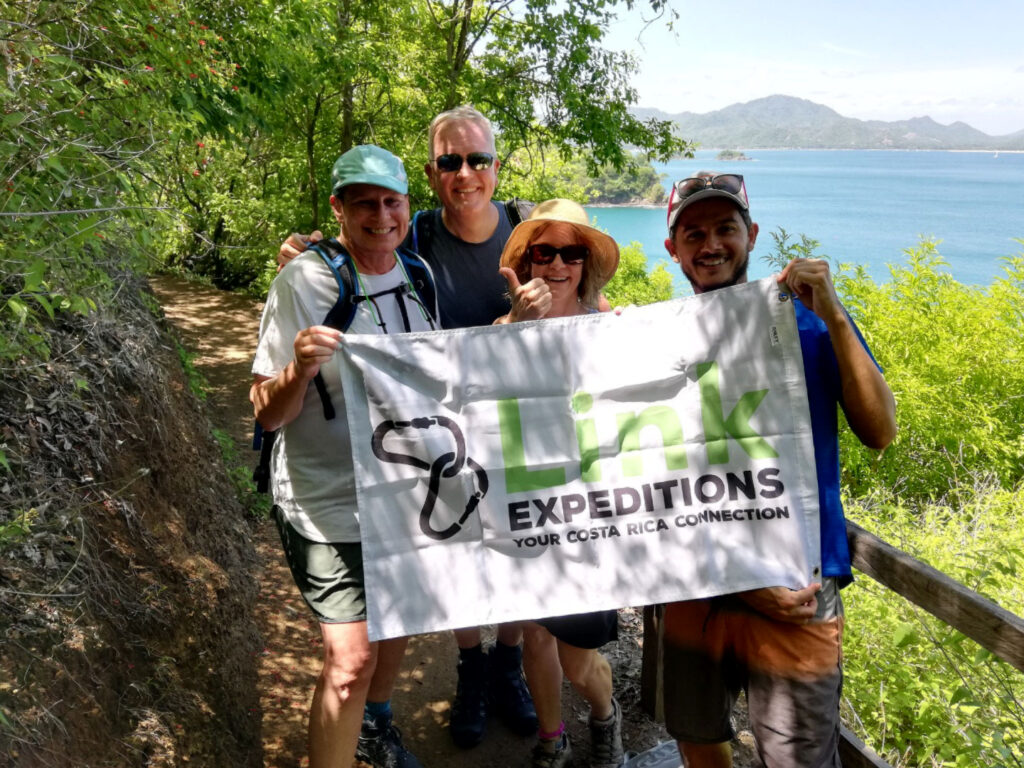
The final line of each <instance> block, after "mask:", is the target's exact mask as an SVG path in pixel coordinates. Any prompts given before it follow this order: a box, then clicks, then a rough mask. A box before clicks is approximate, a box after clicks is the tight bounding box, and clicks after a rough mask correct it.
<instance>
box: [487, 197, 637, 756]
mask: <svg viewBox="0 0 1024 768" xmlns="http://www.w3.org/2000/svg"><path fill="white" fill-rule="evenodd" d="M618 264H619V247H618V246H617V245H616V244H615V241H614V240H613V239H612V238H611V237H609V236H608V235H606V234H605V233H604V232H601V231H600V230H598V229H595V228H594V227H592V226H591V225H590V222H589V221H588V220H587V214H586V211H584V210H583V208H582V206H580V205H579V204H577V203H574V202H573V201H571V200H561V199H556V200H547V201H546V202H543V203H540V204H539V205H538V206H537V207H535V208H534V209H533V211H532V213H531V214H530V216H529V218H527V219H526V221H524V222H522V223H521V224H519V225H518V226H517V227H516V228H515V229H514V230H513V231H512V236H511V237H510V238H509V240H508V242H507V243H506V244H505V250H504V251H503V252H502V254H501V270H500V271H501V274H502V275H504V276H505V279H506V280H507V281H508V286H509V294H510V296H511V299H512V309H511V311H510V312H509V313H508V314H507V315H503V316H502V317H500V318H498V319H497V320H495V323H512V322H517V321H520V320H537V319H540V318H546V317H569V316H572V315H583V314H589V313H593V312H598V311H600V306H601V303H602V298H603V297H602V296H601V288H602V287H603V286H604V285H605V283H607V282H608V280H609V279H610V278H611V277H612V275H614V274H615V269H616V267H617V266H618ZM605 305H606V302H605ZM617 636H618V613H617V612H616V611H597V612H595V613H583V614H577V615H573V616H559V617H553V618H547V619H538V620H537V621H532V622H527V624H526V625H525V627H524V642H523V670H524V672H525V673H526V683H527V685H528V686H529V688H530V693H531V694H532V696H533V703H534V705H535V706H536V708H537V720H538V724H539V733H538V737H539V739H538V744H537V746H536V747H534V750H533V761H532V762H533V768H562V766H566V765H568V764H569V763H570V761H571V760H572V747H571V745H570V744H569V739H568V736H567V735H566V733H565V723H564V721H563V720H562V702H561V698H562V675H563V673H564V674H565V676H566V677H568V678H569V682H571V683H572V685H573V687H575V688H576V690H577V691H579V693H580V695H582V696H583V698H585V699H586V700H587V702H588V703H589V704H590V739H591V747H590V766H591V768H616V767H617V766H619V765H621V763H622V759H623V752H622V709H621V708H620V707H619V703H618V702H617V701H616V700H615V698H614V697H613V696H612V671H611V666H610V665H609V664H608V660H607V659H605V658H604V656H602V655H601V654H600V653H598V651H597V649H598V648H600V647H601V646H602V645H604V644H605V643H608V642H610V641H612V640H615V639H616V637H617Z"/></svg>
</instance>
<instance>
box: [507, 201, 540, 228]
mask: <svg viewBox="0 0 1024 768" xmlns="http://www.w3.org/2000/svg"><path fill="white" fill-rule="evenodd" d="M504 205H505V215H506V216H508V220H509V221H510V222H511V223H512V226H513V227H515V226H516V225H517V224H520V223H522V222H523V221H525V220H526V218H527V217H528V216H529V215H530V211H532V210H533V206H534V204H533V203H531V202H530V201H529V200H523V199H522V198H521V197H513V198H511V199H510V200H506V201H505V203H504Z"/></svg>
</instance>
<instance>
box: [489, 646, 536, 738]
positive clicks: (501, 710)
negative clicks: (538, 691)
mask: <svg viewBox="0 0 1024 768" xmlns="http://www.w3.org/2000/svg"><path fill="white" fill-rule="evenodd" d="M490 666H491V675H490V677H491V680H490V689H491V691H490V693H491V695H490V702H491V707H492V708H493V711H494V712H496V713H497V714H498V716H499V717H500V718H501V720H502V722H503V723H505V725H506V726H507V727H508V728H509V730H511V731H513V732H514V733H516V734H518V735H519V736H533V735H534V734H535V733H537V710H536V709H534V708H533V699H532V698H531V697H530V691H529V690H528V689H527V687H526V680H524V679H523V650H522V648H520V647H519V646H518V645H511V646H510V645H504V644H497V643H496V644H495V646H494V647H493V648H492V649H491V652H490Z"/></svg>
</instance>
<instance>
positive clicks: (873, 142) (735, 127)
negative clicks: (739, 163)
mask: <svg viewBox="0 0 1024 768" xmlns="http://www.w3.org/2000/svg"><path fill="white" fill-rule="evenodd" d="M633 112H634V114H636V115H637V117H640V118H649V117H655V118H658V119H659V120H672V121H674V122H675V123H676V126H677V135H679V136H681V137H683V138H685V139H689V140H691V141H695V142H698V143H699V144H700V145H701V146H702V147H705V148H708V149H975V150H992V151H999V150H1003V151H1009V150H1024V130H1021V131H1017V132H1016V133H1012V134H1009V135H1007V136H989V135H988V134H986V133H982V132H981V131H979V130H977V129H976V128H972V127H971V126H969V125H967V124H966V123H962V122H956V123H953V124H951V125H941V124H939V123H937V122H935V121H934V120H932V119H931V118H930V117H915V118H913V119H911V120H899V121H896V122H884V121H881V120H857V119H855V118H852V117H843V116H842V115H840V114H839V113H838V112H836V111H835V110H833V109H830V108H829V107H826V106H823V105H821V104H815V103H814V102H813V101H807V100H806V99H798V98H795V97H793V96H766V97H765V98H763V99H755V100H754V101H748V102H746V103H743V104H733V105H731V106H728V107H725V108H724V109H719V110H717V111H715V112H707V113H704V114H696V113H694V112H680V113H678V114H670V113H668V112H664V111H662V110H659V109H647V108H638V109H634V110H633Z"/></svg>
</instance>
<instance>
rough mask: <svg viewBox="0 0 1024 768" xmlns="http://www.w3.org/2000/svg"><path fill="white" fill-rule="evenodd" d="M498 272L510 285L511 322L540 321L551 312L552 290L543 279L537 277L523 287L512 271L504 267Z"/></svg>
mask: <svg viewBox="0 0 1024 768" xmlns="http://www.w3.org/2000/svg"><path fill="white" fill-rule="evenodd" d="M498 271H499V272H500V273H501V275H502V277H504V278H505V281H506V282H507V283H508V292H509V295H510V296H511V297H512V310H511V311H510V312H509V313H508V321H509V322H512V323H516V322H519V321H520V320H539V319H540V318H542V317H544V316H545V315H547V313H548V312H550V311H551V289H550V288H549V287H548V284H547V283H546V282H544V280H543V278H540V277H535V278H533V280H530V281H529V282H528V283H526V284H525V285H522V284H520V282H519V277H518V276H517V275H516V273H515V271H513V270H512V269H509V268H508V267H502V268H501V269H499V270H498Z"/></svg>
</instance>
